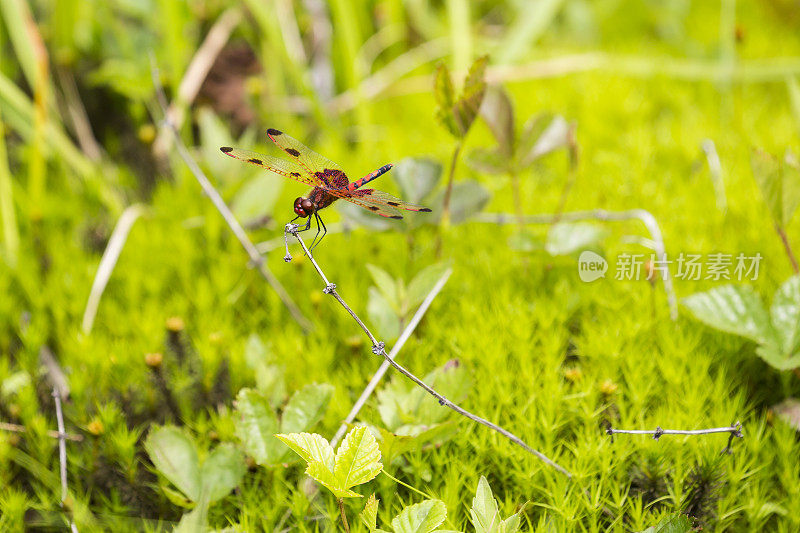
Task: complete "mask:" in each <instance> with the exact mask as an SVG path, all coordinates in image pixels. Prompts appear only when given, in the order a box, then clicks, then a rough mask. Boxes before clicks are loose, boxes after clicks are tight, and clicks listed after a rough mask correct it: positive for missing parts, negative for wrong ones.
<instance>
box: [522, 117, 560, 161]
mask: <svg viewBox="0 0 800 533" xmlns="http://www.w3.org/2000/svg"><path fill="white" fill-rule="evenodd" d="M571 130H572V126H571V125H570V124H569V123H568V122H567V121H566V120H565V119H564V117H562V116H560V115H556V116H555V117H553V119H552V120H551V121H550V122H549V123H548V124H547V127H546V128H545V129H544V131H542V132H541V133H540V134H539V136H538V137H537V138H536V141H535V142H534V143H532V144H530V148H529V149H527V150H526V151H524V152H520V154H519V155H520V163H521V164H522V166H524V167H526V166H528V165H530V164H531V163H533V162H534V161H536V160H537V159H539V158H541V157H544V156H545V155H547V154H549V153H551V152H554V151H556V150H559V149H561V148H565V147H566V146H569V143H570V136H571V135H572V133H571ZM531 133H533V132H531ZM529 135H530V134H529ZM531 140H532V139H530V138H528V137H527V136H526V139H525V144H526V145H528V144H529V143H530V141H531Z"/></svg>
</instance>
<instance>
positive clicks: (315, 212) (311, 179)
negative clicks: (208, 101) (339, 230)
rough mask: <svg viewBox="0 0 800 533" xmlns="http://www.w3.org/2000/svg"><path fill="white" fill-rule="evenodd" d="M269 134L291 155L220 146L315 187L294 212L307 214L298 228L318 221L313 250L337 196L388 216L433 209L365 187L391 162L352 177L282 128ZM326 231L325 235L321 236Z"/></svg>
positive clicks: (297, 202)
mask: <svg viewBox="0 0 800 533" xmlns="http://www.w3.org/2000/svg"><path fill="white" fill-rule="evenodd" d="M267 135H268V136H269V138H270V139H271V140H272V142H274V143H275V144H276V145H277V146H278V147H279V148H280V149H281V150H283V151H284V152H285V153H286V154H287V155H289V159H279V158H277V157H272V156H269V155H266V154H260V153H258V152H251V151H250V150H241V149H239V148H232V147H230V146H223V147H221V148H220V151H222V153H223V154H225V155H227V156H230V157H233V158H234V159H238V160H240V161H244V162H246V163H250V164H252V165H256V166H259V167H261V168H264V169H266V170H269V171H270V172H274V173H275V174H280V175H281V176H285V177H287V178H290V179H293V180H295V181H298V182H300V183H303V184H306V185H311V186H312V187H314V188H313V189H312V190H311V192H310V193H308V195H307V196H300V197H298V198H296V199H295V201H294V212H295V214H296V215H297V216H296V217H294V218H293V219H292V222H294V221H295V220H297V219H298V218H307V219H308V221H307V222H306V224H305V227H304V228H302V229H300V230H298V231H306V230H308V229H309V228H311V219H312V217H313V218H314V220H315V221H316V222H317V234H316V235H315V236H314V240H313V241H312V242H311V247H310V248H309V250H313V249H314V246H316V245H318V244H319V243H320V242H322V238H323V237H325V234H326V233H327V232H328V229H327V228H326V227H325V223H324V222H323V221H322V218H321V217H320V216H319V211H320V210H321V209H324V208H326V207H328V206H329V205H331V204H332V203H333V202H335V201H336V200H339V199H342V200H347V201H348V202H351V203H354V204H356V205H358V206H361V207H363V208H364V209H368V210H369V211H371V212H373V213H375V214H377V215H380V216H382V217H386V218H395V219H399V218H403V215H402V213H401V211H400V210H401V209H402V210H405V211H415V212H424V213H429V212H430V211H431V210H430V209H428V208H427V207H424V206H421V205H416V204H411V203H408V202H404V201H403V200H401V199H400V198H396V197H394V196H392V195H391V194H389V193H385V192H383V191H378V190H376V189H362V188H361V187H362V186H363V185H365V184H367V183H369V182H371V181H372V180H375V179H377V178H379V177H380V176H382V175H383V174H386V173H387V172H389V169H391V168H392V165H391V164H388V165H383V166H382V167H380V168H379V169H377V170H374V171H372V172H370V173H369V174H367V175H366V176H364V177H363V178H361V179H358V180H355V181H350V180H349V179H348V177H347V174H345V172H344V170H342V168H341V167H340V166H339V165H337V164H336V163H334V162H333V161H331V160H330V159H328V158H326V157H324V156H322V155H320V154H318V153H316V152H315V151H313V150H312V149H311V148H309V147H307V146H305V145H304V144H303V143H301V142H300V141H298V140H297V139H294V138H293V137H290V136H289V135H287V134H285V133H283V132H282V131H280V130H276V129H274V128H270V129H268V130H267ZM320 231H322V236H320Z"/></svg>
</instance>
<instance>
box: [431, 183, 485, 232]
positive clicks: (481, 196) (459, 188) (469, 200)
mask: <svg viewBox="0 0 800 533" xmlns="http://www.w3.org/2000/svg"><path fill="white" fill-rule="evenodd" d="M444 193H445V191H440V192H439V194H437V195H436V198H435V199H434V200H432V201H431V205H434V206H441V205H442V202H443V200H444ZM489 198H490V195H489V191H487V190H486V188H484V187H483V185H481V184H480V183H478V182H476V181H472V180H467V181H462V182H459V183H455V184H453V191H452V194H451V196H450V222H452V223H453V224H458V223H461V222H464V221H466V220H467V219H469V217H471V216H472V215H474V214H476V213H478V212H480V211H481V210H482V209H483V208H484V207H485V206H486V204H487V203H489ZM438 216H441V211H438V210H437V217H438Z"/></svg>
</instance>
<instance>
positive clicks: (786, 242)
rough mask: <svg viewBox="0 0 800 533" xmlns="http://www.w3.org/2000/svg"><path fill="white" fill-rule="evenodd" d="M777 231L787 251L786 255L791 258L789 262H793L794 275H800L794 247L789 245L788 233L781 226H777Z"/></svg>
mask: <svg viewBox="0 0 800 533" xmlns="http://www.w3.org/2000/svg"><path fill="white" fill-rule="evenodd" d="M775 231H777V232H778V235H780V237H781V242H783V248H784V249H785V250H786V255H787V256H789V261H791V262H792V269H794V273H795V274H800V267H799V266H798V265H797V258H796V257H795V256H794V252H793V251H792V246H791V245H790V244H789V237H788V236H787V235H786V232H785V231H784V230H783V228H782V227H781V226H780V224H775Z"/></svg>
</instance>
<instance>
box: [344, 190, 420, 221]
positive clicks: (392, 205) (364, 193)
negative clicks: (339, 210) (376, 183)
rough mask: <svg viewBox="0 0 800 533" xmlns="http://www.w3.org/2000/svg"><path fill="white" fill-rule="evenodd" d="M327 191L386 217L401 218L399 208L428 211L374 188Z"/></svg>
mask: <svg viewBox="0 0 800 533" xmlns="http://www.w3.org/2000/svg"><path fill="white" fill-rule="evenodd" d="M329 192H330V193H331V194H334V195H336V196H339V197H340V198H342V199H343V200H347V201H348V202H352V203H354V204H356V205H360V206H361V207H363V208H364V209H368V210H370V211H372V212H373V213H375V214H377V215H380V216H382V217H386V218H403V215H402V214H401V213H400V211H399V210H400V209H405V210H406V211H422V212H426V213H427V212H430V209H428V208H427V207H423V206H421V205H415V204H410V203H408V202H404V201H403V200H401V199H400V198H396V197H394V196H392V195H391V194H389V193H385V192H383V191H377V190H375V189H358V190H356V191H353V192H352V193H349V194H347V193H346V192H342V193H341V194H337V191H335V190H333V191H329Z"/></svg>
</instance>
